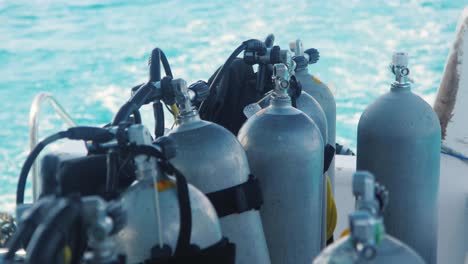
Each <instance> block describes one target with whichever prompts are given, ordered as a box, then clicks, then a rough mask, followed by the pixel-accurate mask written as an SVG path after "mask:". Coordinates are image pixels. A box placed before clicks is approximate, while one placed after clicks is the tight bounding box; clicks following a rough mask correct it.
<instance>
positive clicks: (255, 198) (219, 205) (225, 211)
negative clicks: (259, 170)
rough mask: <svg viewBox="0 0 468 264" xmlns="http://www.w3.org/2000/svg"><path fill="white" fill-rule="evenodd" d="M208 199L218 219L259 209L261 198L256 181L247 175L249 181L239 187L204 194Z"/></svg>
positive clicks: (261, 202)
mask: <svg viewBox="0 0 468 264" xmlns="http://www.w3.org/2000/svg"><path fill="white" fill-rule="evenodd" d="M206 196H207V197H208V199H210V201H211V203H212V204H213V206H214V208H215V209H216V213H218V217H224V216H226V215H230V214H235V213H237V214H240V213H242V212H245V211H249V210H252V209H256V210H258V209H260V206H261V205H262V204H263V196H262V192H261V189H260V185H259V182H258V179H257V178H255V177H254V176H253V175H249V179H248V180H247V181H246V182H244V183H242V184H239V185H236V186H232V187H230V188H227V189H223V190H220V191H216V192H211V193H208V194H206Z"/></svg>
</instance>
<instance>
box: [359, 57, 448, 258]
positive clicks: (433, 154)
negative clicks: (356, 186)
mask: <svg viewBox="0 0 468 264" xmlns="http://www.w3.org/2000/svg"><path fill="white" fill-rule="evenodd" d="M407 64H408V57H407V54H406V53H395V54H394V55H393V63H392V65H391V70H392V72H393V73H394V74H395V75H396V81H395V82H394V83H393V84H392V86H391V90H390V91H389V92H388V93H386V94H384V95H382V96H380V97H379V98H378V99H377V100H376V101H374V102H373V103H372V104H371V105H370V106H369V107H367V109H366V110H365V111H364V113H363V114H362V116H361V118H360V120H359V125H358V139H357V169H358V170H367V171H370V172H372V173H373V174H374V175H375V177H376V179H377V180H378V181H379V182H381V183H382V184H384V185H385V186H387V188H388V189H389V191H390V193H391V194H392V195H391V197H390V205H389V208H388V210H387V211H386V213H385V220H386V226H387V231H388V233H389V234H391V235H393V236H395V237H396V238H398V239H400V240H401V241H403V242H404V243H406V244H408V245H409V246H411V247H412V248H414V249H415V250H416V251H417V252H418V253H419V254H420V255H421V256H422V257H423V258H424V259H425V261H426V262H427V263H430V264H433V263H436V259H437V196H438V186H439V174H440V144H441V131H440V124H439V120H438V118H437V115H436V114H435V113H434V111H433V110H432V108H431V107H430V106H429V104H427V103H426V102H425V101H424V100H422V99H421V98H420V97H419V96H417V95H415V94H413V93H412V92H411V90H410V83H409V81H408V77H407V75H408V74H409V69H408V68H407Z"/></svg>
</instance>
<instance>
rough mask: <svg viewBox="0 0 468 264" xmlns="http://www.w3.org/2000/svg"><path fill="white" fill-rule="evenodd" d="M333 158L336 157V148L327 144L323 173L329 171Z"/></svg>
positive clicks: (324, 153)
mask: <svg viewBox="0 0 468 264" xmlns="http://www.w3.org/2000/svg"><path fill="white" fill-rule="evenodd" d="M333 157H335V148H334V147H333V146H332V145H330V144H327V145H326V146H325V150H324V151H323V173H325V172H326V171H328V169H329V168H330V165H331V163H332V161H333Z"/></svg>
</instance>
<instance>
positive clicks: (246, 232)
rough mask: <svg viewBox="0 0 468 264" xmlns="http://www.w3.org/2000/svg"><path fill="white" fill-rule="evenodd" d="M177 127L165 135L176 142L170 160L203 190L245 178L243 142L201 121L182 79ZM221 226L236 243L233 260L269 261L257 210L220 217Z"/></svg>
mask: <svg viewBox="0 0 468 264" xmlns="http://www.w3.org/2000/svg"><path fill="white" fill-rule="evenodd" d="M175 88H176V91H175V93H176V96H177V98H178V100H177V101H178V105H179V106H180V107H181V108H180V109H181V111H180V114H179V116H178V117H177V123H178V126H177V127H176V128H175V129H174V130H172V131H170V132H169V134H168V137H169V138H172V139H173V140H174V141H175V142H176V144H177V156H176V157H174V158H173V159H171V160H170V161H171V163H172V164H173V165H174V166H175V167H177V168H178V169H179V170H180V171H181V172H182V173H183V174H184V175H185V176H186V178H187V181H189V182H190V183H191V184H193V185H194V186H196V187H197V188H199V189H200V190H201V191H202V192H204V193H211V192H215V191H220V190H223V189H227V188H230V187H233V186H236V185H239V184H242V183H244V182H246V181H247V180H248V177H249V175H250V169H249V164H248V161H247V156H246V154H245V151H244V149H243V148H242V145H241V144H240V143H239V141H237V139H236V137H235V136H234V135H233V134H232V133H231V132H229V131H228V130H227V129H225V128H223V127H222V126H220V125H217V124H214V123H211V122H207V121H203V120H201V119H200V117H199V115H198V112H197V111H196V110H193V109H192V106H191V104H190V100H189V97H188V94H187V87H186V85H185V82H182V83H179V85H177V86H176V87H175ZM219 221H220V224H221V229H222V232H223V235H225V236H226V237H227V238H229V240H230V241H231V242H234V243H235V244H236V263H239V264H241V263H242V264H247V263H259V264H262V263H270V257H269V254H268V248H267V244H266V241H265V236H264V233H263V227H262V222H261V219H260V214H259V211H258V210H253V209H252V210H249V211H245V212H243V213H240V214H231V215H227V216H224V217H222V218H220V220H219Z"/></svg>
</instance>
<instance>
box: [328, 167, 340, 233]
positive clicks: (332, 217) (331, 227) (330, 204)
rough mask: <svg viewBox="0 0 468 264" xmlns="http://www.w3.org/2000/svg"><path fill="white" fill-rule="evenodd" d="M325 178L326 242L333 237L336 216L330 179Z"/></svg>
mask: <svg viewBox="0 0 468 264" xmlns="http://www.w3.org/2000/svg"><path fill="white" fill-rule="evenodd" d="M326 177H327V240H329V239H330V238H331V237H332V236H333V231H335V228H336V222H337V219H338V214H337V211H336V204H335V198H333V193H332V187H331V182H330V177H328V175H327V176H326Z"/></svg>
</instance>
